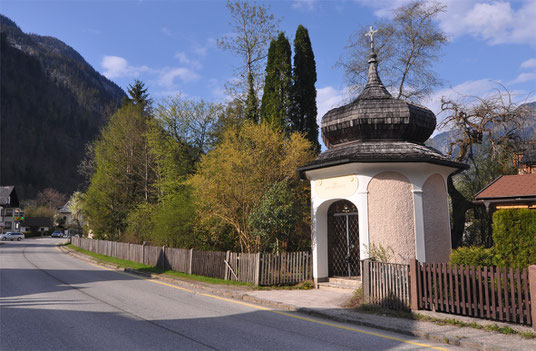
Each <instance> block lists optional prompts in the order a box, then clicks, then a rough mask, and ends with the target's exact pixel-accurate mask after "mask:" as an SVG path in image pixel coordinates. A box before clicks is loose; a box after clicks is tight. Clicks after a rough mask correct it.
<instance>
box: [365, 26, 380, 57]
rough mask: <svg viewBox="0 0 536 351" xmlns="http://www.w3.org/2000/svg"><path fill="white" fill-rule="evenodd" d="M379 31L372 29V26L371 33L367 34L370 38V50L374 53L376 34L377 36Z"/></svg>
mask: <svg viewBox="0 0 536 351" xmlns="http://www.w3.org/2000/svg"><path fill="white" fill-rule="evenodd" d="M377 32H378V30H374V29H372V26H370V27H369V31H368V32H367V33H365V36H366V37H370V50H372V51H374V34H376V33H377Z"/></svg>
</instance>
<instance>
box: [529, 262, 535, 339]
mask: <svg viewBox="0 0 536 351" xmlns="http://www.w3.org/2000/svg"><path fill="white" fill-rule="evenodd" d="M529 289H530V293H529V294H530V312H531V314H532V318H531V319H532V328H533V329H534V330H536V266H535V265H532V266H529Z"/></svg>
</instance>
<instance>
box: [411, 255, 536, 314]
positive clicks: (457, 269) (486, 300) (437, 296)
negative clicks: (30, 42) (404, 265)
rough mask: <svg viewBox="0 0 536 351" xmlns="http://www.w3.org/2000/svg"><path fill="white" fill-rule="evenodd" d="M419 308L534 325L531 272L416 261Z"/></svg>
mask: <svg viewBox="0 0 536 351" xmlns="http://www.w3.org/2000/svg"><path fill="white" fill-rule="evenodd" d="M411 266H412V267H411V268H412V278H411V279H415V280H416V300H417V301H415V302H414V303H416V304H417V305H418V308H419V309H425V310H433V311H438V312H447V313H453V314H458V315H464V316H471V317H479V318H486V319H491V320H496V321H504V322H512V323H520V324H528V325H531V324H533V320H532V316H531V300H530V294H529V275H528V271H527V269H523V270H519V269H515V270H514V269H513V268H498V267H487V266H484V267H480V266H477V267H475V266H463V265H449V264H444V263H418V262H416V261H415V262H412V264H411Z"/></svg>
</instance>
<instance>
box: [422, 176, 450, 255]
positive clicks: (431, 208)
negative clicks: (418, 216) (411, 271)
mask: <svg viewBox="0 0 536 351" xmlns="http://www.w3.org/2000/svg"><path fill="white" fill-rule="evenodd" d="M422 190H423V194H422V202H423V212H424V213H423V215H424V247H425V253H426V262H448V260H449V256H450V247H451V242H450V226H449V208H448V202H447V190H446V188H445V181H444V180H443V177H441V176H440V175H439V174H434V175H432V176H430V177H429V178H428V179H427V180H426V182H425V183H424V186H423V188H422Z"/></svg>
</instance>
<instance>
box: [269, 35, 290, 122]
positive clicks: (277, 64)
mask: <svg viewBox="0 0 536 351" xmlns="http://www.w3.org/2000/svg"><path fill="white" fill-rule="evenodd" d="M290 56H291V51H290V43H289V41H288V39H287V37H285V34H284V33H282V32H281V33H279V36H278V37H277V40H272V42H271V43H270V48H269V49H268V63H267V64H266V80H265V81H264V94H263V96H262V103H261V121H263V122H266V123H268V124H270V125H272V126H274V127H276V128H283V129H288V125H289V122H290V110H291V102H292V99H291V97H292V66H291V58H290Z"/></svg>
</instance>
